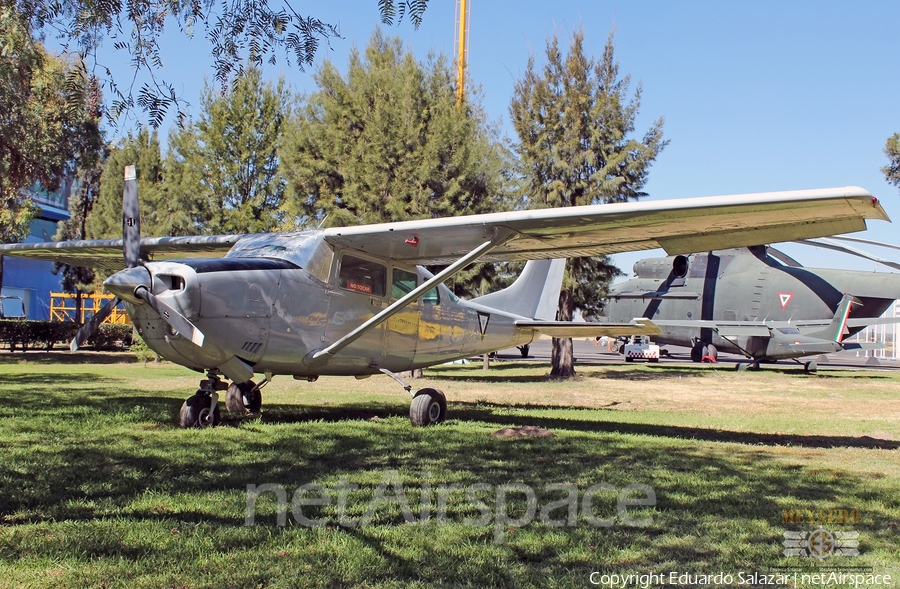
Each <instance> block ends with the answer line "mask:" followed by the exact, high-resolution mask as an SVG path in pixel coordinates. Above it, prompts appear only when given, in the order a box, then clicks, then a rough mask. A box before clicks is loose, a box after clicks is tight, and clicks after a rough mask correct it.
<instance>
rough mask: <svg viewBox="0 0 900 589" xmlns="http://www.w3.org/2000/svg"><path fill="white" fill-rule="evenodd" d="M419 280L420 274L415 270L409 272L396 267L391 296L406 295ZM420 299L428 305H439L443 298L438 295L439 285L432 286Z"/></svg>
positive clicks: (396, 297)
mask: <svg viewBox="0 0 900 589" xmlns="http://www.w3.org/2000/svg"><path fill="white" fill-rule="evenodd" d="M417 280H418V275H417V274H416V273H415V272H407V271H406V270H400V269H399V268H394V275H393V281H392V282H391V296H392V297H394V298H395V299H399V298H401V297H403V296H406V295H407V294H409V293H410V292H412V290H413V289H414V288H416V281H417ZM419 300H421V301H422V303H424V304H426V305H439V304H440V302H441V298H440V295H438V291H437V287H435V288H432V289H431V290H429V291H428V292H426V293H425V294H423V295H422V297H421V299H419Z"/></svg>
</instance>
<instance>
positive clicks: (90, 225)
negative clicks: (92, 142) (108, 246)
mask: <svg viewBox="0 0 900 589" xmlns="http://www.w3.org/2000/svg"><path fill="white" fill-rule="evenodd" d="M129 165H134V166H135V170H136V172H137V188H138V198H139V199H140V202H141V233H142V234H143V235H146V236H151V235H159V234H158V233H157V231H156V227H155V226H154V222H153V220H152V219H153V218H154V210H155V209H156V207H157V204H158V203H159V202H160V201H161V200H162V198H163V187H162V182H163V177H164V176H163V167H162V156H161V154H160V146H159V137H158V136H157V133H156V131H153V132H152V133H151V132H149V131H148V130H147V129H146V128H144V129H141V130H140V132H139V133H138V135H137V137H134V136H132V135H129V136H128V137H127V138H126V139H125V140H123V141H122V142H121V143H120V144H119V145H118V146H117V147H114V148H112V149H111V150H110V155H109V158H108V159H107V160H106V164H105V165H104V166H103V173H102V175H101V176H100V190H99V193H98V194H97V197H96V199H95V201H94V205H93V207H92V209H91V212H90V214H89V215H88V217H87V220H86V221H85V233H86V238H87V239H103V238H118V237H122V192H123V190H124V189H125V166H129ZM162 235H165V234H162Z"/></svg>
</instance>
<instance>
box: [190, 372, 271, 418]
mask: <svg viewBox="0 0 900 589" xmlns="http://www.w3.org/2000/svg"><path fill="white" fill-rule="evenodd" d="M267 382H268V379H267V380H265V381H263V382H262V383H260V384H259V385H257V384H256V383H254V382H253V381H252V380H248V381H247V382H243V383H240V384H238V383H231V384H230V385H229V384H227V383H225V382H223V381H222V379H221V378H219V375H218V374H216V373H215V372H212V371H210V372H208V373H207V378H205V379H203V380H201V381H200V388H199V389H197V392H196V393H194V395H193V396H192V397H189V398H188V399H187V400H186V401H185V402H184V404H183V405H182V406H181V412H180V414H179V416H178V424H179V425H180V426H181V427H200V428H204V427H212V426H216V425H218V424H219V422H220V421H221V415H220V414H221V412H220V410H219V391H226V393H225V408H226V409H227V410H228V411H229V412H230V413H235V414H238V415H248V414H251V413H259V410H260V407H262V393H260V392H259V390H260V389H261V388H262V387H263V386H265V385H266V383H267Z"/></svg>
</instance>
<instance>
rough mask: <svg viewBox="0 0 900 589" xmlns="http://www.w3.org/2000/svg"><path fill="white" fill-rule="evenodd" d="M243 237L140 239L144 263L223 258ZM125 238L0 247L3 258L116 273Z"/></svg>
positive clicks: (121, 260) (204, 236)
mask: <svg viewBox="0 0 900 589" xmlns="http://www.w3.org/2000/svg"><path fill="white" fill-rule="evenodd" d="M243 237H246V236H244V235H195V236H188V237H145V238H143V239H141V253H140V257H141V259H142V260H155V261H158V260H173V259H178V258H188V257H190V258H210V257H216V258H221V257H222V256H223V255H225V253H226V252H228V250H230V249H231V246H233V245H234V244H235V243H237V242H238V241H239V240H240V239H242V238H243ZM122 245H123V240H122V239H90V240H77V241H52V242H45V243H14V244H11V245H0V256H2V255H9V256H21V257H25V258H33V259H37V260H46V261H49V262H59V263H62V264H68V265H69V266H84V267H87V268H100V269H103V270H109V271H115V270H121V269H122V268H124V267H125V263H124V261H123V259H122Z"/></svg>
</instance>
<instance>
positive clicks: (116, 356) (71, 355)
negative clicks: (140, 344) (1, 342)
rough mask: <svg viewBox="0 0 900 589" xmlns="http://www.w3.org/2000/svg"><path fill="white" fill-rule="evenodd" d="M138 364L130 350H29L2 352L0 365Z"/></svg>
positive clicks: (0, 353)
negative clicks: (25, 363)
mask: <svg viewBox="0 0 900 589" xmlns="http://www.w3.org/2000/svg"><path fill="white" fill-rule="evenodd" d="M20 362H28V363H29V364H138V363H140V362H139V361H138V359H137V357H136V356H135V355H134V354H132V353H130V352H103V351H98V352H95V351H87V350H79V351H77V352H68V351H51V352H45V351H41V350H28V351H26V352H12V353H10V352H9V351H2V352H0V365H2V364H18V363H20Z"/></svg>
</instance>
